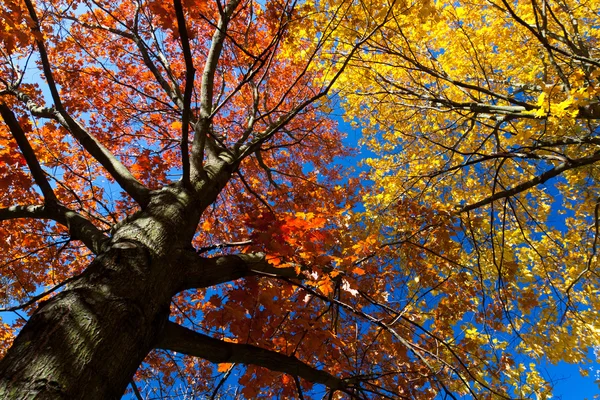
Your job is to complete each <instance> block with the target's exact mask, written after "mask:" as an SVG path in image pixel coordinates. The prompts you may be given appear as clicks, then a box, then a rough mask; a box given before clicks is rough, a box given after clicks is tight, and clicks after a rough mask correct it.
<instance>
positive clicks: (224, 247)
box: [196, 240, 252, 254]
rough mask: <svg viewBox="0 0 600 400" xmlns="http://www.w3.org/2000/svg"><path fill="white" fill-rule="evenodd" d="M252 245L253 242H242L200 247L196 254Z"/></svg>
mask: <svg viewBox="0 0 600 400" xmlns="http://www.w3.org/2000/svg"><path fill="white" fill-rule="evenodd" d="M250 244H252V240H244V241H241V242H228V243H219V244H213V245H211V246H205V247H200V248H199V249H196V253H198V254H202V253H206V252H208V251H213V250H219V249H226V248H229V247H238V246H247V245H250Z"/></svg>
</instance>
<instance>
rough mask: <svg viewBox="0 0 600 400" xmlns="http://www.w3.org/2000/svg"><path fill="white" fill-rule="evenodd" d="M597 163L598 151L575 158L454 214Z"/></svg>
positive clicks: (599, 159) (599, 157) (599, 156)
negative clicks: (566, 172) (571, 170)
mask: <svg viewBox="0 0 600 400" xmlns="http://www.w3.org/2000/svg"><path fill="white" fill-rule="evenodd" d="M597 161H600V150H599V151H596V152H595V153H593V154H591V155H589V156H586V157H581V158H577V159H575V160H569V161H567V162H563V163H561V164H559V165H557V166H556V167H554V168H551V169H549V170H547V171H545V172H544V173H542V174H540V175H538V176H536V177H534V178H532V179H530V180H528V181H525V182H522V183H520V184H518V185H516V186H513V187H512V188H510V189H506V190H503V191H501V192H497V193H494V194H493V195H492V196H489V197H487V198H485V199H483V200H480V201H478V202H475V203H472V204H468V205H466V206H464V207H462V208H461V209H459V210H458V211H457V212H456V214H461V213H464V212H467V211H471V210H474V209H476V208H479V207H483V206H486V205H488V204H490V203H493V202H494V201H496V200H500V199H504V198H507V197H510V196H514V195H516V194H518V193H521V192H524V191H525V190H528V189H531V188H532V187H534V186H537V185H541V184H543V183H545V182H546V181H547V180H549V179H551V178H554V177H556V176H558V175H560V174H562V173H563V172H565V171H568V170H570V169H574V168H578V167H583V166H585V165H590V164H593V163H595V162H597Z"/></svg>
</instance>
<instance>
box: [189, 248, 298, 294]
mask: <svg viewBox="0 0 600 400" xmlns="http://www.w3.org/2000/svg"><path fill="white" fill-rule="evenodd" d="M182 264H183V265H185V266H186V267H185V272H184V273H183V274H182V276H181V285H180V291H183V290H187V289H199V288H206V287H211V286H214V285H218V284H221V283H225V282H231V281H234V280H237V279H241V278H245V277H248V276H255V275H263V276H273V277H278V278H290V279H304V276H302V275H301V274H298V273H296V269H295V268H293V267H284V268H277V267H274V266H273V265H271V264H269V262H268V261H267V260H266V258H265V255H264V254H263V253H250V254H235V255H234V254H232V255H223V256H217V257H212V258H204V257H201V256H199V255H198V254H196V253H193V252H189V251H187V252H185V253H184V254H183V255H182Z"/></svg>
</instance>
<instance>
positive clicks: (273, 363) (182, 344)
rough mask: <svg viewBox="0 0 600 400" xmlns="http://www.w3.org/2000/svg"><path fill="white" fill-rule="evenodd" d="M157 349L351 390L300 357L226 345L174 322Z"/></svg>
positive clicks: (236, 345) (243, 345)
mask: <svg viewBox="0 0 600 400" xmlns="http://www.w3.org/2000/svg"><path fill="white" fill-rule="evenodd" d="M156 347H157V348H159V349H164V350H170V351H176V352H178V353H183V354H188V355H192V356H196V357H200V358H203V359H205V360H208V361H211V362H214V363H240V364H250V365H257V366H259V367H264V368H268V369H270V370H271V371H279V372H283V373H286V374H290V375H292V376H299V377H301V378H302V379H305V380H307V381H309V382H314V383H320V384H322V385H325V386H327V387H329V388H332V389H337V390H344V391H345V390H347V389H348V388H349V384H348V383H347V382H346V381H344V380H343V379H340V378H337V377H335V376H333V375H331V374H329V373H328V372H325V371H322V370H319V369H316V368H314V367H312V366H310V365H308V364H305V363H304V362H302V361H300V360H298V359H297V358H296V357H293V356H286V355H284V354H280V353H277V352H275V351H271V350H266V349H262V348H260V347H257V346H252V345H249V344H239V343H229V342H225V341H222V340H219V339H215V338H212V337H210V336H206V335H203V334H201V333H198V332H194V331H192V330H190V329H187V328H185V327H183V326H181V325H178V324H176V323H173V322H170V321H169V322H168V323H167V325H166V326H165V329H164V335H163V337H162V338H161V340H160V341H159V343H158V345H157V346H156Z"/></svg>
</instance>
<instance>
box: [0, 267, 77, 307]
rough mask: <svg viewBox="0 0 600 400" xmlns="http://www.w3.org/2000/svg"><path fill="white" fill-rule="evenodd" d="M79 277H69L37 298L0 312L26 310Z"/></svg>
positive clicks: (34, 297)
mask: <svg viewBox="0 0 600 400" xmlns="http://www.w3.org/2000/svg"><path fill="white" fill-rule="evenodd" d="M79 277H80V275H75V276H72V277H70V278H69V279H65V280H64V281H62V282H61V283H59V284H58V285H56V286H54V287H52V288H50V289H48V290H46V291H45V292H44V293H40V294H38V295H37V296H33V297H32V298H30V299H29V300H27V301H26V302H25V303H23V304H19V305H18V306H14V307H8V308H0V312H9V311H18V310H22V309H23V308H27V307H29V306H30V305H32V304H34V303H35V302H37V301H38V300H40V299H42V298H44V297H46V296H48V295H49V294H50V293H54V292H56V291H57V290H58V289H60V288H61V287H63V286H65V285H66V284H67V283H69V282H72V281H74V280H76V279H78V278H79Z"/></svg>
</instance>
